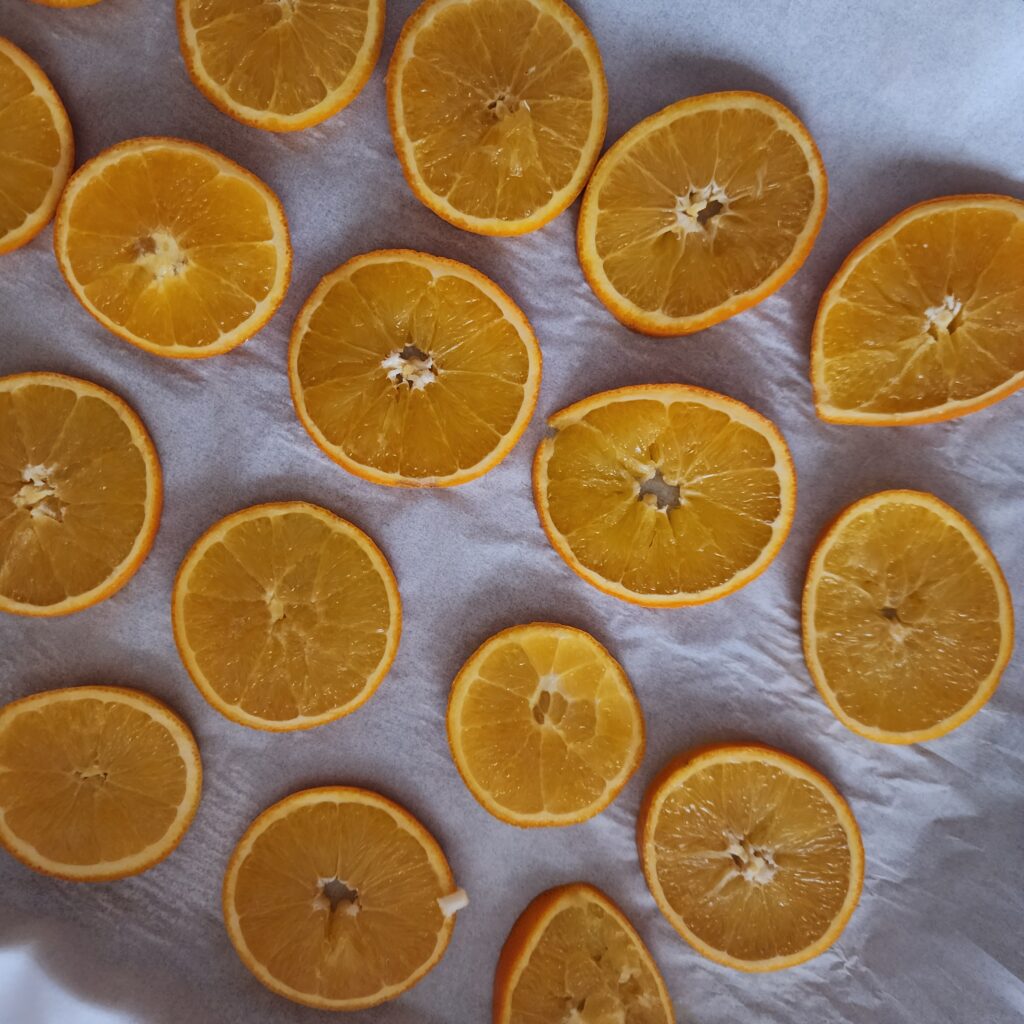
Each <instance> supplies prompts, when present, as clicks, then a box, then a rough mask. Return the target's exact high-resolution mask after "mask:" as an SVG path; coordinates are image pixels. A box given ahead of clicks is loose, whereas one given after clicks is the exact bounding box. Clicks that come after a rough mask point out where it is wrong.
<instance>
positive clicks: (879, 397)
mask: <svg viewBox="0 0 1024 1024" xmlns="http://www.w3.org/2000/svg"><path fill="white" fill-rule="evenodd" d="M811 380H812V383H813V384H814V395H815V403H816V405H817V409H818V415H819V416H820V417H821V418H822V419H825V420H830V421H831V422H833V423H857V424H862V425H865V426H883V427H886V426H900V425H901V424H907V423H932V422H934V421H936V420H947V419H951V418H952V417H954V416H962V415H964V414H965V413H969V412H975V411H976V410H978V409H983V408H984V407H985V406H987V405H991V404H992V403H993V402H996V401H998V400H999V399H1000V398H1005V397H1006V396H1007V395H1008V394H1010V393H1011V392H1012V391H1016V390H1017V389H1018V388H1019V387H1021V386H1022V385H1024V202H1021V201H1020V200H1019V199H1011V198H1010V197H1009V196H987V195H982V196H947V197H945V198H943V199H933V200H930V201H929V202H926V203H919V204H918V205H917V206H912V207H910V209H909V210H904V211H903V212H902V213H901V214H899V215H898V216H896V217H894V218H893V219H892V220H891V221H889V223H888V224H886V225H885V226H884V227H882V228H880V229H879V230H878V231H876V232H875V233H874V234H873V235H871V236H869V237H868V238H866V239H865V240H864V241H863V242H861V244H860V245H858V246H857V248H856V249H854V250H853V252H852V253H850V255H849V256H848V257H847V259H846V262H845V263H844V264H843V265H842V267H840V269H839V273H838V274H836V276H835V277H834V278H833V280H832V283H831V284H830V285H829V286H828V288H827V289H826V290H825V294H824V296H823V297H822V300H821V305H820V307H819V309H818V318H817V320H816V321H815V324H814V340H813V343H812V350H811Z"/></svg>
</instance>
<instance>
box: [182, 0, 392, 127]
mask: <svg viewBox="0 0 1024 1024" xmlns="http://www.w3.org/2000/svg"><path fill="white" fill-rule="evenodd" d="M177 9H178V36H179V39H180V42H181V52H182V55H183V56H184V58H185V67H187V68H188V73H189V75H190V76H191V78H192V81H193V82H194V83H195V85H196V87H197V88H198V89H199V90H200V91H201V92H202V93H203V94H204V95H205V96H206V98H207V99H208V100H209V101H210V102H211V103H212V104H213V105H214V106H215V107H217V108H219V109H220V110H222V111H223V112H224V113H225V114H228V115H230V116H231V117H233V118H235V119H236V120H238V121H241V122H242V123H243V124H248V125H252V126H253V127H254V128H266V129H268V130H270V131H278V132H285V131H295V130H296V129H299V128H308V127H310V126H311V125H315V124H319V123H320V122H321V121H323V120H325V119H326V118H328V117H330V116H331V115H332V114H336V113H337V112H338V111H339V110H341V109H342V107H345V106H348V104H349V103H351V102H352V100H353V99H355V97H356V96H357V95H358V94H359V92H360V90H361V89H362V88H363V86H364V85H365V84H366V81H367V79H368V78H369V77H370V73H371V72H372V71H373V66H374V64H376V63H377V57H378V55H379V54H380V44H381V38H382V36H383V34H384V0H345V2H343V3H338V2H326V3H325V2H324V0H288V2H287V3H280V4H278V3H271V4H266V3H260V2H253V0H177Z"/></svg>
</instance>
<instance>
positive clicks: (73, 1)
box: [35, 0, 100, 8]
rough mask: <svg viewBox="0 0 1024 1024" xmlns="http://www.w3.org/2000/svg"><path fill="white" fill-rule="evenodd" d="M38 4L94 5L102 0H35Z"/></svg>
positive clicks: (62, 6) (64, 5) (58, 5)
mask: <svg viewBox="0 0 1024 1024" xmlns="http://www.w3.org/2000/svg"><path fill="white" fill-rule="evenodd" d="M35 2H36V3H37V4H42V5H43V6H44V7H58V8H65V7H92V5H93V4H98V3H99V2H100V0H35Z"/></svg>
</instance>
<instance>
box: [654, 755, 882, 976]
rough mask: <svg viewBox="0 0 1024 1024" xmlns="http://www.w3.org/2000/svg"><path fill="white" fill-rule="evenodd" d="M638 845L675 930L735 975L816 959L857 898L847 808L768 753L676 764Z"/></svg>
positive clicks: (817, 779) (856, 842) (858, 871)
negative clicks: (733, 970)
mask: <svg viewBox="0 0 1024 1024" xmlns="http://www.w3.org/2000/svg"><path fill="white" fill-rule="evenodd" d="M637 836H638V842H639V846H640V859H641V862H642V864H643V870H644V875H645V876H646V878H647V884H648V886H650V889H651V893H652V894H653V896H654V899H655V901H656V902H657V904H658V906H659V907H660V908H661V911H662V913H663V914H664V915H665V916H666V917H667V918H668V920H669V922H670V923H671V924H672V926H673V927H674V928H675V929H676V931H678V932H679V934H680V935H681V936H682V937H683V938H684V939H685V940H686V941H687V942H688V943H689V944H690V945H691V946H693V948H694V949H696V950H697V952H699V953H702V954H703V955H704V956H706V957H708V958H710V959H711V960H715V961H717V962H718V963H720V964H725V965H726V966H727V967H735V968H737V969H738V970H741V971H776V970H780V969H781V968H784V967H792V966H794V965H795V964H800V963H803V962H804V961H805V960H810V959H811V958H812V957H815V956H817V955H818V954H819V953H822V952H824V951H825V950H826V949H828V948H829V946H831V945H832V944H833V943H834V942H835V941H836V939H837V938H838V937H839V935H840V933H841V932H842V930H843V929H844V928H845V927H846V924H847V922H848V921H849V920H850V917H851V915H852V914H853V911H854V908H855V907H856V906H857V901H858V899H859V898H860V891H861V886H862V883H863V879H864V849H863V846H862V844H861V839H860V830H859V829H858V827H857V822H856V821H855V820H854V817H853V813H852V812H851V810H850V808H849V807H848V806H847V804H846V801H845V800H843V798H842V797H841V796H840V795H839V793H837V792H836V790H835V788H834V787H833V786H832V785H831V783H829V782H828V781H827V780H826V779H824V778H823V777H822V776H821V775H819V774H818V772H816V771H815V770H814V769H813V768H811V767H810V766H808V765H806V764H804V763H803V762H801V761H798V760H797V759H796V758H794V757H790V756H789V755H788V754H782V753H780V752H779V751H776V750H771V749H770V748H768V747H762V746H756V745H743V746H728V745H726V746H717V747H708V748H704V749H702V750H698V751H695V752H692V753H687V754H683V755H682V756H680V757H679V758H677V759H676V760H675V761H673V762H672V763H671V764H669V766H668V767H667V768H666V769H665V770H664V771H663V772H662V773H661V774H660V775H659V777H658V778H657V779H655V781H654V782H653V783H652V785H651V787H650V789H649V790H648V791H647V794H646V795H645V796H644V800H643V804H642V806H641V810H640V818H639V822H638V832H637Z"/></svg>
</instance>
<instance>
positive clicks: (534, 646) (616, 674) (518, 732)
mask: <svg viewBox="0 0 1024 1024" xmlns="http://www.w3.org/2000/svg"><path fill="white" fill-rule="evenodd" d="M448 742H449V744H450V745H451V750H452V757H453V759H454V760H455V765H456V767H457V768H458V769H459V773H460V774H461V775H462V778H463V780H464V781H465V783H466V785H467V786H468V787H469V791H470V792H471V793H472V794H473V796H475V797H476V799H477V800H479V801H480V803H481V804H482V805H483V806H484V807H485V808H486V809H487V810H488V811H490V812H491V814H493V815H494V816H495V817H497V818H500V819H501V820H502V821H505V822H508V823H509V824H511V825H521V826H531V825H572V824H575V823H576V822H579V821H585V820H586V819H587V818H592V817H593V816H594V815H595V814H599V813H600V812H601V811H603V810H604V809H605V808H606V807H607V806H608V805H609V804H610V803H611V802H612V800H614V799H615V797H616V796H617V795H618V794H619V792H620V791H621V789H622V787H623V786H625V784H626V783H627V782H628V781H629V778H630V776H631V775H632V774H633V772H635V771H636V769H637V766H638V765H639V763H640V759H641V757H643V752H644V719H643V713H642V712H641V710H640V705H639V704H638V703H637V699H636V695H635V694H634V693H633V688H632V686H630V684H629V678H628V677H627V676H626V673H625V672H624V671H623V670H622V667H621V666H620V665H619V663H618V662H617V661H616V660H615V659H614V658H613V657H612V656H611V655H610V654H609V653H608V652H607V651H606V650H605V649H604V647H602V646H601V645H600V644H599V643H598V642H597V641H596V640H595V639H594V638H593V637H592V636H591V635H590V634H589V633H584V632H583V630H580V629H574V628H573V627H571V626H560V625H557V624H556V623H552V622H532V623H530V624H529V625H525V626H512V627H511V628H510V629H505V630H502V631H501V632H500V633H498V634H496V635H495V636H492V637H491V638H490V639H489V640H487V641H486V642H485V643H483V644H482V645H481V646H480V647H479V648H478V649H477V651H476V652H475V653H474V654H473V655H472V657H471V658H470V659H469V660H468V661H467V662H466V664H465V665H464V666H463V667H462V669H461V671H460V672H459V674H458V675H457V676H456V678H455V682H454V683H453V684H452V691H451V696H450V697H449V699H448Z"/></svg>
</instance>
